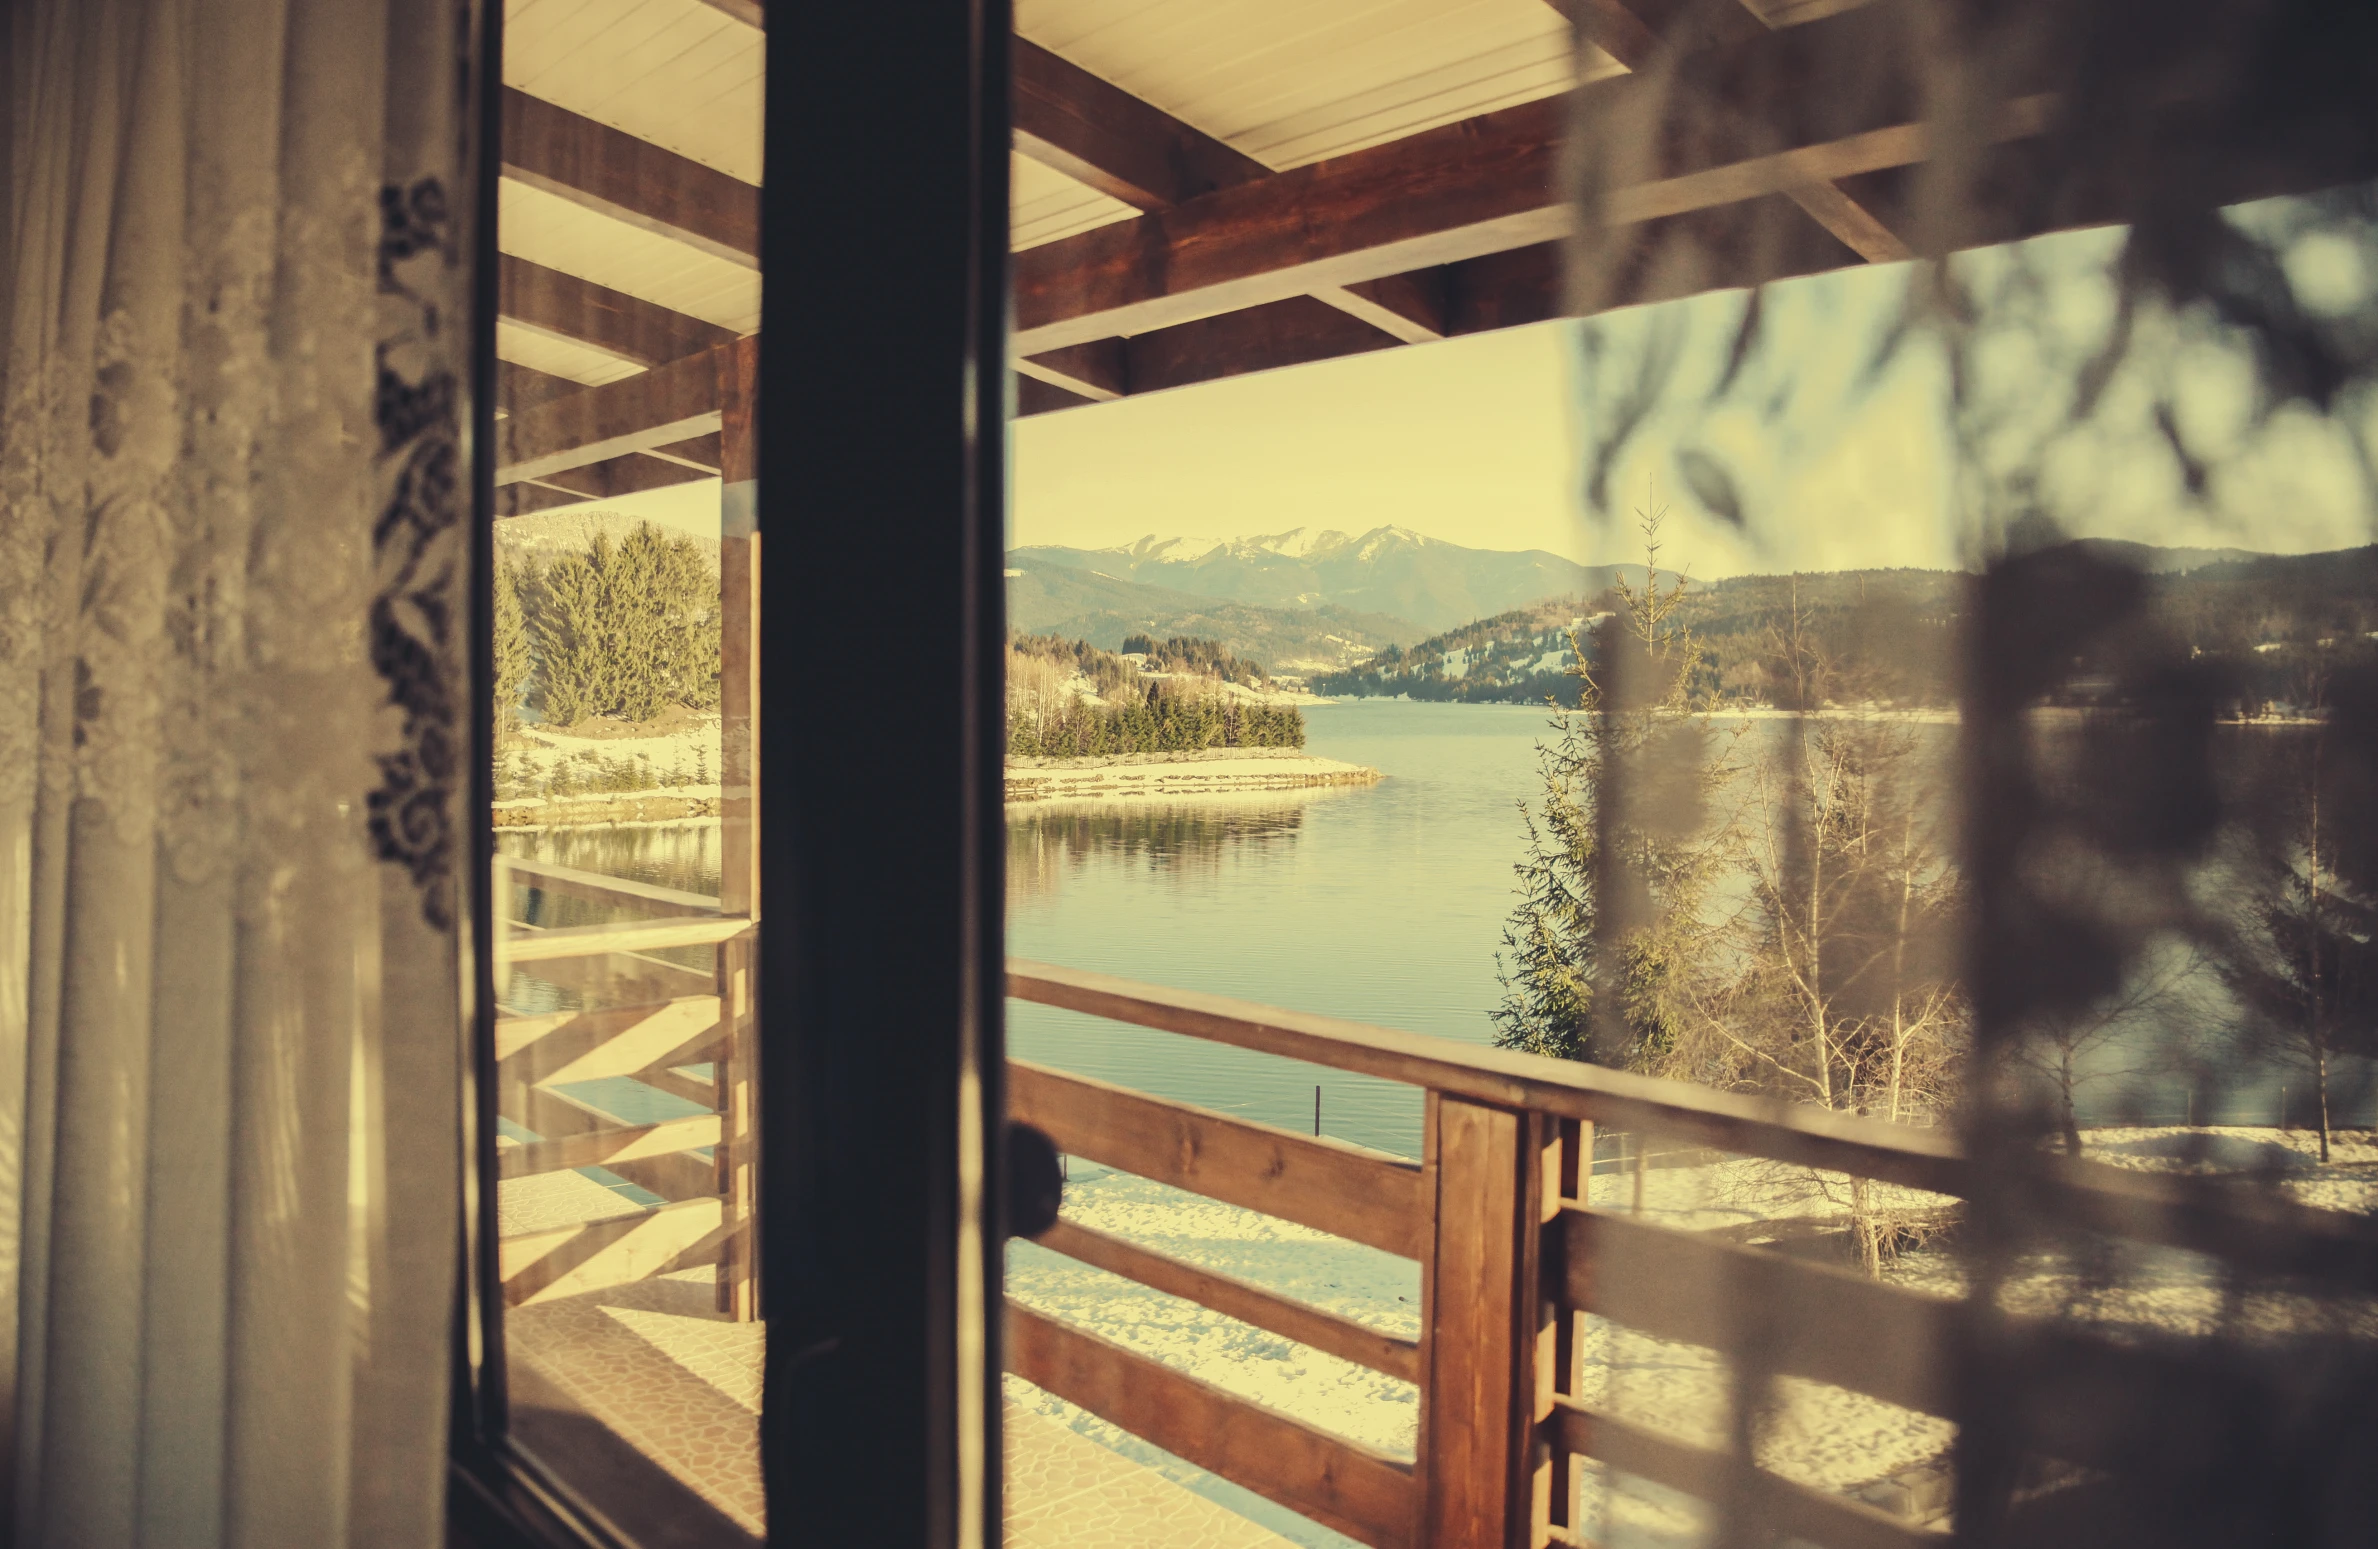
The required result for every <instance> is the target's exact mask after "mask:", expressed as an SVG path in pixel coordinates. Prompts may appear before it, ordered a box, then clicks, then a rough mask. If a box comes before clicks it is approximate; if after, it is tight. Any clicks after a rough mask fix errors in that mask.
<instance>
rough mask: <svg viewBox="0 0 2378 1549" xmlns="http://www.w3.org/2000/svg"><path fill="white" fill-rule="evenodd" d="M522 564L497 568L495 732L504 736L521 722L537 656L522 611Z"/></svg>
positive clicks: (506, 564) (509, 562)
mask: <svg viewBox="0 0 2378 1549" xmlns="http://www.w3.org/2000/svg"><path fill="white" fill-rule="evenodd" d="M521 583H522V577H521V574H520V567H518V566H517V565H515V564H513V563H512V562H511V561H509V560H504V561H501V562H499V563H498V564H497V565H496V567H495V642H494V650H493V652H492V653H491V654H492V655H493V656H494V658H495V662H494V665H495V733H496V736H497V737H498V738H501V737H503V736H505V735H506V734H508V733H509V732H511V731H512V729H513V728H514V727H515V726H517V725H518V724H519V720H520V700H521V696H522V694H524V693H525V692H526V691H527V689H528V679H529V673H530V671H531V670H532V668H533V667H534V666H535V658H534V657H533V656H532V654H531V653H530V650H529V638H528V621H527V618H526V616H525V615H524V614H523V613H522V611H521V606H520V591H521Z"/></svg>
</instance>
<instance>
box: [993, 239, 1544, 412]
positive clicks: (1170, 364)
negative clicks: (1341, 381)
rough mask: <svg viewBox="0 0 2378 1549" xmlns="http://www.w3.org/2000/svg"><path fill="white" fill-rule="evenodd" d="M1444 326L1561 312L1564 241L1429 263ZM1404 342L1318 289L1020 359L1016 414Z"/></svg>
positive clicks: (1478, 328) (1486, 325)
mask: <svg viewBox="0 0 2378 1549" xmlns="http://www.w3.org/2000/svg"><path fill="white" fill-rule="evenodd" d="M1430 279H1431V281H1432V288H1431V291H1430V294H1429V295H1428V297H1427V298H1426V299H1427V301H1428V304H1429V305H1430V306H1431V307H1433V308H1434V309H1435V315H1436V317H1437V318H1438V330H1439V331H1438V334H1437V335H1432V337H1436V336H1443V337H1452V336H1454V335H1458V334H1466V333H1483V332H1487V331H1489V330H1491V329H1496V328H1512V327H1517V326H1519V325H1521V324H1523V323H1538V322H1543V321H1544V320H1546V319H1547V318H1552V317H1557V316H1559V315H1560V310H1561V308H1560V300H1561V259H1560V253H1559V244H1557V243H1545V244H1542V245H1540V246H1538V247H1533V248H1521V249H1516V250H1514V251H1512V252H1509V253H1498V254H1494V255H1492V256H1490V257H1487V258H1481V259H1475V260H1472V261H1471V262H1469V263H1463V264H1453V265H1450V266H1448V267H1446V268H1444V269H1442V270H1436V271H1431V275H1430ZM1397 342H1398V341H1397V340H1396V339H1394V338H1392V337H1390V336H1389V335H1387V334H1386V333H1383V332H1382V331H1380V330H1379V329H1377V328H1374V327H1372V326H1370V325H1369V324H1367V323H1364V322H1362V321H1360V320H1358V319H1356V318H1354V317H1352V316H1350V315H1348V314H1347V313H1345V312H1344V311H1342V310H1340V309H1337V308H1334V307H1330V306H1327V305H1325V304H1323V303H1322V302H1321V301H1320V300H1319V299H1318V298H1316V297H1307V296H1291V297H1287V298H1285V299H1283V300H1280V301H1275V302H1269V303H1266V304H1265V305H1263V306H1259V307H1250V308H1247V309H1246V310H1244V311H1240V312H1231V313H1227V314H1225V315H1223V316H1219V317H1211V318H1205V319H1201V320H1199V321H1197V322H1192V323H1183V324H1181V325H1179V326H1177V327H1173V328H1159V329H1155V330H1153V331H1151V332H1148V333H1144V334H1137V335H1134V336H1133V337H1131V338H1129V339H1102V340H1099V341H1097V342H1096V343H1093V344H1078V345H1072V346H1069V347H1067V348H1065V349H1061V350H1053V351H1051V352H1049V353H1048V354H1045V355H1041V356H1037V357H1034V358H1033V359H1031V360H1028V361H1023V362H1019V363H1018V368H1017V369H1018V370H1019V372H1021V373H1023V374H1024V376H1025V378H1026V380H1025V381H1024V382H1023V383H1022V384H1020V390H1019V392H1018V395H1017V412H1018V413H1019V414H1020V415H1031V414H1044V413H1048V412H1050V411H1052V410H1057V409H1072V408H1079V407H1080V406H1082V405H1083V404H1085V403H1093V402H1100V401H1104V400H1106V399H1111V398H1116V397H1120V396H1123V393H1124V391H1125V389H1126V388H1127V389H1128V390H1129V391H1130V392H1132V393H1151V392H1160V391H1162V390H1164V389H1166V388H1171V387H1187V386H1190V385H1192V384H1195V383H1199V382H1211V381H1217V380H1219V379H1221V378H1223V377H1231V376H1242V375H1245V374H1247V373H1250V372H1255V371H1268V370H1272V369H1274V368H1277V367H1281V366H1293V365H1304V364H1308V363H1311V362H1314V361H1322V360H1335V359H1338V358H1340V357H1343V356H1347V355H1359V354H1365V353H1368V352H1370V351H1372V350H1380V349H1388V348H1392V347H1393V346H1394V345H1395V344H1396V343H1397Z"/></svg>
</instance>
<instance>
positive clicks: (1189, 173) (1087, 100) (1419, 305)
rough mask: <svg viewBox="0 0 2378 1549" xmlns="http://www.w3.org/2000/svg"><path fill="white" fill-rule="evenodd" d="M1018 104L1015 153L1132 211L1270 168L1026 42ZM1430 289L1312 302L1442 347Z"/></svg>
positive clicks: (1341, 290)
mask: <svg viewBox="0 0 2378 1549" xmlns="http://www.w3.org/2000/svg"><path fill="white" fill-rule="evenodd" d="M1011 46H1012V49H1013V76H1014V91H1013V96H1012V104H1013V116H1014V132H1015V148H1016V150H1017V152H1018V153H1019V154H1021V155H1023V156H1026V157H1028V158H1030V159H1031V160H1033V161H1037V162H1039V163H1040V164H1041V165H1043V166H1046V167H1051V168H1054V169H1055V170H1056V171H1059V172H1062V173H1064V174H1065V175H1066V176H1068V177H1070V178H1073V179H1074V180H1075V181H1077V182H1080V183H1083V184H1086V185H1087V186H1089V187H1091V188H1095V189H1097V190H1098V191H1099V192H1100V193H1102V194H1105V195H1106V196H1107V197H1109V198H1111V199H1115V200H1118V201H1120V202H1121V203H1124V204H1128V205H1130V206H1131V207H1132V208H1133V209H1135V210H1143V211H1152V210H1169V209H1172V208H1173V207H1175V206H1177V205H1181V204H1185V203H1187V202H1189V201H1190V200H1192V199H1196V198H1199V197H1201V196H1203V195H1206V194H1210V193H1213V192H1215V191H1216V190H1218V189H1224V188H1239V187H1244V186H1246V185H1248V184H1251V183H1260V182H1262V181H1264V180H1265V179H1267V178H1269V177H1271V176H1272V175H1273V173H1272V169H1271V168H1270V167H1267V166H1265V165H1264V164H1263V163H1262V162H1260V161H1257V160H1256V159H1255V158H1254V157H1252V156H1249V155H1247V154H1245V153H1244V152H1242V151H1239V150H1236V149H1234V148H1233V147H1231V146H1230V145H1228V144H1226V143H1225V142H1223V141H1221V140H1218V139H1216V138H1215V137H1214V136H1212V135H1209V134H1207V133H1206V132H1205V131H1203V130H1201V129H1198V128H1196V127H1195V126H1194V125H1191V124H1186V123H1183V122H1182V121H1181V120H1179V119H1177V118H1175V117H1173V116H1172V115H1171V114H1169V113H1166V112H1165V111H1163V110H1162V109H1160V108H1158V107H1155V106H1154V105H1152V104H1150V103H1147V102H1144V101H1142V100H1140V99H1139V98H1137V97H1135V96H1132V95H1131V94H1130V93H1129V92H1126V91H1124V90H1123V89H1121V88H1120V87H1118V86H1115V85H1112V84H1111V83H1109V82H1107V81H1103V80H1101V79H1099V78H1098V77H1097V76H1095V75H1092V74H1091V73H1090V72H1089V71H1087V70H1084V69H1082V68H1081V67H1080V66H1079V65H1076V64H1073V63H1072V62H1071V61H1069V60H1067V59H1065V58H1063V57H1061V56H1059V55H1057V54H1054V53H1052V52H1050V51H1049V50H1047V49H1045V48H1042V47H1041V46H1039V45H1038V44H1036V43H1034V42H1032V41H1031V40H1030V39H1028V38H1022V37H1018V38H1016V39H1014V40H1013V43H1012V45H1011ZM1428 291H1429V286H1428V284H1427V283H1426V282H1425V281H1421V282H1415V283H1413V284H1409V285H1396V284H1393V283H1390V282H1380V283H1378V284H1376V285H1366V286H1360V287H1346V286H1323V287H1320V288H1318V289H1316V290H1315V291H1314V292H1313V294H1314V295H1315V297H1316V298H1318V299H1319V300H1321V301H1323V302H1325V303H1327V304H1328V305H1330V306H1333V307H1336V308H1337V309H1338V310H1339V311H1342V312H1345V313H1348V314H1350V315H1351V316H1354V317H1357V318H1360V319H1362V320H1363V321H1364V322H1366V323H1369V324H1371V325H1372V326H1373V327H1376V328H1378V329H1381V330H1382V331H1384V332H1386V333H1387V334H1389V335H1391V336H1392V337H1394V338H1396V339H1399V340H1402V341H1404V342H1406V343H1418V342H1420V341H1422V340H1425V339H1435V338H1441V337H1443V334H1444V329H1443V327H1442V325H1441V319H1439V318H1438V317H1437V316H1436V312H1437V311H1438V310H1439V309H1438V308H1436V307H1434V306H1433V305H1432V304H1431V303H1430V301H1429V298H1428ZM1017 369H1018V370H1020V371H1022V372H1023V373H1024V374H1025V375H1027V376H1030V377H1033V378H1035V379H1036V380H1039V381H1043V382H1047V383H1050V384H1052V385H1054V386H1058V387H1064V388H1067V389H1068V390H1070V391H1076V392H1081V393H1083V394H1084V395H1085V396H1088V397H1091V398H1094V399H1096V398H1106V397H1116V396H1120V395H1121V393H1122V392H1123V391H1125V390H1126V389H1124V388H1123V387H1121V386H1119V385H1118V386H1113V387H1112V388H1111V390H1110V388H1109V386H1108V385H1107V384H1104V383H1100V382H1098V381H1096V380H1095V379H1084V378H1076V379H1071V380H1068V379H1067V378H1066V377H1064V376H1063V374H1062V372H1061V368H1059V367H1056V366H1054V365H1049V364H1047V363H1038V364H1035V363H1023V364H1019V366H1018V367H1017Z"/></svg>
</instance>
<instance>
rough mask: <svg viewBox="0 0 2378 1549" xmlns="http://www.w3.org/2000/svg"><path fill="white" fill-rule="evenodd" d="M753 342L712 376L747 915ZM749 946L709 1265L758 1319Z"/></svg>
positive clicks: (726, 949)
mask: <svg viewBox="0 0 2378 1549" xmlns="http://www.w3.org/2000/svg"><path fill="white" fill-rule="evenodd" d="M759 345H760V341H759V340H758V338H757V337H753V338H749V339H742V340H738V341H737V342H736V344H735V346H734V362H733V367H732V369H731V370H728V371H723V372H721V373H720V375H721V377H722V379H723V382H722V385H723V386H724V387H725V388H726V391H725V392H724V394H723V395H722V397H723V399H724V402H723V404H722V405H721V415H720V445H719V458H720V470H719V473H720V478H721V480H722V487H721V490H720V496H719V503H720V510H719V543H718V584H719V602H720V625H719V656H718V671H719V695H718V702H719V737H720V748H719V777H718V778H719V803H718V810H719V817H720V819H721V824H720V830H721V831H720V834H719V856H720V862H721V871H720V877H719V911H720V912H721V913H722V914H730V915H737V914H740V915H756V914H757V912H758V909H759V901H760V871H759V857H760V807H759V781H760V745H759V737H758V735H757V733H758V728H759V717H760V675H759V653H758V651H757V649H756V647H757V644H758V639H759V614H760V535H759V530H758V527H757V524H756V522H755V520H754V518H755V514H756V513H757V511H758V509H759V505H758V500H757V498H756V492H757V479H756V477H755V475H756V472H757V468H758V449H757V448H756V446H755V445H754V444H753V441H752V410H753V407H754V403H755V400H756V397H757V384H758V378H759ZM755 946H756V943H755V942H754V941H753V940H752V939H751V938H750V937H748V936H747V937H745V938H743V939H742V940H740V941H732V942H728V943H726V944H725V945H723V946H721V947H720V948H719V949H718V1004H719V1021H720V1023H721V1024H722V1026H723V1027H724V1028H725V1032H726V1036H725V1038H724V1039H723V1040H721V1043H720V1052H719V1057H718V1059H717V1061H716V1065H715V1069H716V1072H717V1080H716V1082H715V1084H714V1087H713V1090H715V1091H716V1092H717V1093H718V1109H719V1115H720V1125H719V1143H718V1148H717V1150H716V1152H715V1153H714V1154H715V1155H716V1157H717V1159H718V1191H719V1194H720V1195H721V1196H722V1197H723V1199H724V1201H725V1214H724V1217H723V1222H722V1224H723V1226H724V1227H725V1238H726V1241H725V1247H724V1251H723V1252H722V1253H721V1254H720V1256H719V1262H718V1310H719V1311H720V1312H723V1313H726V1314H728V1315H729V1316H731V1317H733V1318H734V1319H735V1320H736V1321H737V1322H739V1323H748V1322H750V1321H751V1320H753V1319H754V1318H757V1317H758V1316H759V1284H758V1281H757V1279H756V1278H755V1276H754V1273H753V1271H754V1268H755V1266H756V1265H757V1264H758V1262H759V1255H758V1253H757V1251H756V1245H755V1243H754V1241H753V1233H754V1232H755V1231H756V1230H757V1222H756V1220H755V1217H754V1212H753V1193H752V1188H753V1178H754V1171H753V1161H754V1158H753V1156H752V1143H753V1135H754V1131H753V1127H752V1125H753V1109H752V1078H753V1075H754V1070H753V1067H754V1065H755V1063H756V1059H755V1056H756V1054H757V1052H758V1040H757V1038H756V1037H755V1036H754V1034H755V1020H754V1019H755V1013H756V1011H757V1006H756V1004H755V994H756V991H757V986H756V984H755V983H754V979H753V968H754V965H755V963H756V960H757V959H756V953H755Z"/></svg>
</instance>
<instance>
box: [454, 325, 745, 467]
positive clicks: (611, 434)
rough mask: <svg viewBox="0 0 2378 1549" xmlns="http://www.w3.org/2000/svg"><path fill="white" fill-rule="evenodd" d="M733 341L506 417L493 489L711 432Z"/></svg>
mask: <svg viewBox="0 0 2378 1549" xmlns="http://www.w3.org/2000/svg"><path fill="white" fill-rule="evenodd" d="M757 346H758V341H757V339H756V338H751V339H739V340H736V341H735V342H733V343H731V344H721V345H716V346H713V347H712V348H710V349H707V350H703V351H702V352H701V353H699V354H696V355H688V356H686V357H684V358H683V359H681V360H673V361H670V362H668V363H667V364H665V365H660V366H655V367H653V368H652V369H651V370H649V371H645V372H640V373H638V374H637V375H635V376H632V377H628V378H626V379H625V380H623V381H618V382H612V383H608V384H606V385H604V386H601V387H589V388H586V389H584V390H582V391H580V392H576V393H572V394H570V395H569V396H568V397H566V398H556V399H552V400H549V401H547V402H545V403H541V404H538V405H537V406H536V407H534V408H530V409H524V410H522V411H521V412H519V413H517V414H514V415H511V416H509V417H507V418H506V419H504V420H503V421H502V422H501V423H499V424H498V425H497V426H496V474H495V477H496V482H497V483H498V484H517V483H520V482H523V481H527V480H534V481H538V482H550V481H551V480H552V478H553V476H554V475H556V474H560V473H563V472H566V471H567V470H569V469H572V468H583V467H585V466H587V465H588V464H590V463H600V462H608V461H609V460H610V459H612V458H614V457H624V456H626V455H627V454H628V453H630V452H643V451H649V450H652V449H653V448H655V447H665V446H671V445H673V444H675V443H678V442H683V441H687V440H689V439H692V438H694V437H698V436H707V435H710V434H713V433H714V432H716V431H717V430H718V429H719V427H720V425H721V423H722V420H721V405H722V404H723V403H724V402H725V388H724V386H723V385H722V377H721V373H722V372H726V371H732V370H733V369H734V358H735V352H736V351H738V350H742V349H755V348H757Z"/></svg>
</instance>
